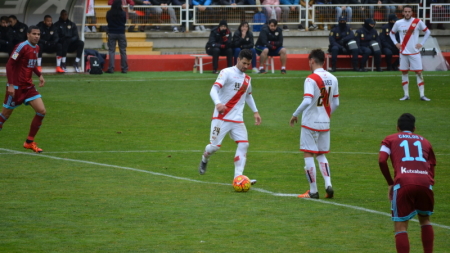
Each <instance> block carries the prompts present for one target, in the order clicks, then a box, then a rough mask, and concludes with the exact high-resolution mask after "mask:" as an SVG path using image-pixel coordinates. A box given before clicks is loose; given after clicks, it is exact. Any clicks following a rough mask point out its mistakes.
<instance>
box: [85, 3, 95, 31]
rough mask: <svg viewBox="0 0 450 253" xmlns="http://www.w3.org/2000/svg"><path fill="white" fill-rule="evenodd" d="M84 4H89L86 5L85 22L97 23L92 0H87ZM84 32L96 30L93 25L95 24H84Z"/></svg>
mask: <svg viewBox="0 0 450 253" xmlns="http://www.w3.org/2000/svg"><path fill="white" fill-rule="evenodd" d="M86 4H89V5H88V6H86V8H87V12H86V20H85V22H86V24H97V17H96V16H95V9H94V6H95V3H94V0H89V1H87V2H86ZM84 32H85V33H90V32H93V33H95V32H97V27H95V25H86V26H85V27H84Z"/></svg>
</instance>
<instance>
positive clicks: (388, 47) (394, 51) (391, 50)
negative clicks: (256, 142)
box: [380, 14, 400, 71]
mask: <svg viewBox="0 0 450 253" xmlns="http://www.w3.org/2000/svg"><path fill="white" fill-rule="evenodd" d="M397 20H398V18H397V15H395V14H390V15H389V22H388V23H387V24H385V25H383V26H382V27H381V33H380V41H381V46H382V48H383V53H384V55H385V57H386V66H387V70H388V71H391V70H395V71H398V65H399V61H400V57H399V58H397V60H396V61H395V62H394V64H392V55H398V56H399V54H400V51H399V50H398V48H397V46H395V44H394V42H392V40H391V38H390V37H389V33H390V32H391V30H392V27H393V26H394V24H395V21H397ZM395 37H396V38H397V41H400V34H399V33H396V34H395Z"/></svg>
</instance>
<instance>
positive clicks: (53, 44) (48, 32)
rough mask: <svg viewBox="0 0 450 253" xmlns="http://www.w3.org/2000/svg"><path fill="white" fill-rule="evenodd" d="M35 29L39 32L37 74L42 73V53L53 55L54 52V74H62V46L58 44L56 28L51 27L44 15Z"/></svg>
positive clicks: (49, 21) (48, 16) (50, 19)
mask: <svg viewBox="0 0 450 253" xmlns="http://www.w3.org/2000/svg"><path fill="white" fill-rule="evenodd" d="M37 27H39V29H40V30H41V37H40V39H39V43H38V45H39V54H38V59H37V68H38V70H39V72H42V67H41V64H42V53H44V52H45V53H55V52H56V72H57V73H64V70H63V69H62V68H61V57H62V45H61V44H60V43H58V41H59V38H58V31H57V29H56V26H54V25H53V20H52V17H51V16H50V15H45V17H44V21H41V22H39V23H38V24H37Z"/></svg>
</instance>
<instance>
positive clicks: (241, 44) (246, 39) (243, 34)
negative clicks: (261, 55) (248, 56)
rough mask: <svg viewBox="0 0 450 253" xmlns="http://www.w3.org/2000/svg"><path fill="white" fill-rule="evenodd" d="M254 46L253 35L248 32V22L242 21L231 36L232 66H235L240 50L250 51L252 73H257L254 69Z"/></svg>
mask: <svg viewBox="0 0 450 253" xmlns="http://www.w3.org/2000/svg"><path fill="white" fill-rule="evenodd" d="M254 46H255V42H254V40H253V33H252V31H250V27H249V25H248V22H247V21H243V22H242V23H241V25H239V27H238V29H237V30H236V31H235V32H234V34H233V50H234V64H235V65H236V62H237V58H238V57H239V53H240V52H241V50H242V49H250V50H251V51H252V68H253V72H256V73H258V72H259V70H258V69H257V68H256V50H255V49H254V48H253V47H254Z"/></svg>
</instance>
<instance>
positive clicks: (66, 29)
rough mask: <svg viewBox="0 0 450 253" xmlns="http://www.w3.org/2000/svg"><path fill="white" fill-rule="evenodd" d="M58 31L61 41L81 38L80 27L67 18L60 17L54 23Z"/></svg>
mask: <svg viewBox="0 0 450 253" xmlns="http://www.w3.org/2000/svg"><path fill="white" fill-rule="evenodd" d="M54 26H56V29H57V31H58V37H59V42H60V43H63V42H65V41H67V40H68V41H69V43H72V42H74V41H77V40H79V36H78V29H77V26H76V25H75V23H74V22H72V21H70V20H69V19H67V20H66V21H64V20H62V19H61V18H59V20H58V21H57V22H56V23H55V24H54Z"/></svg>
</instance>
